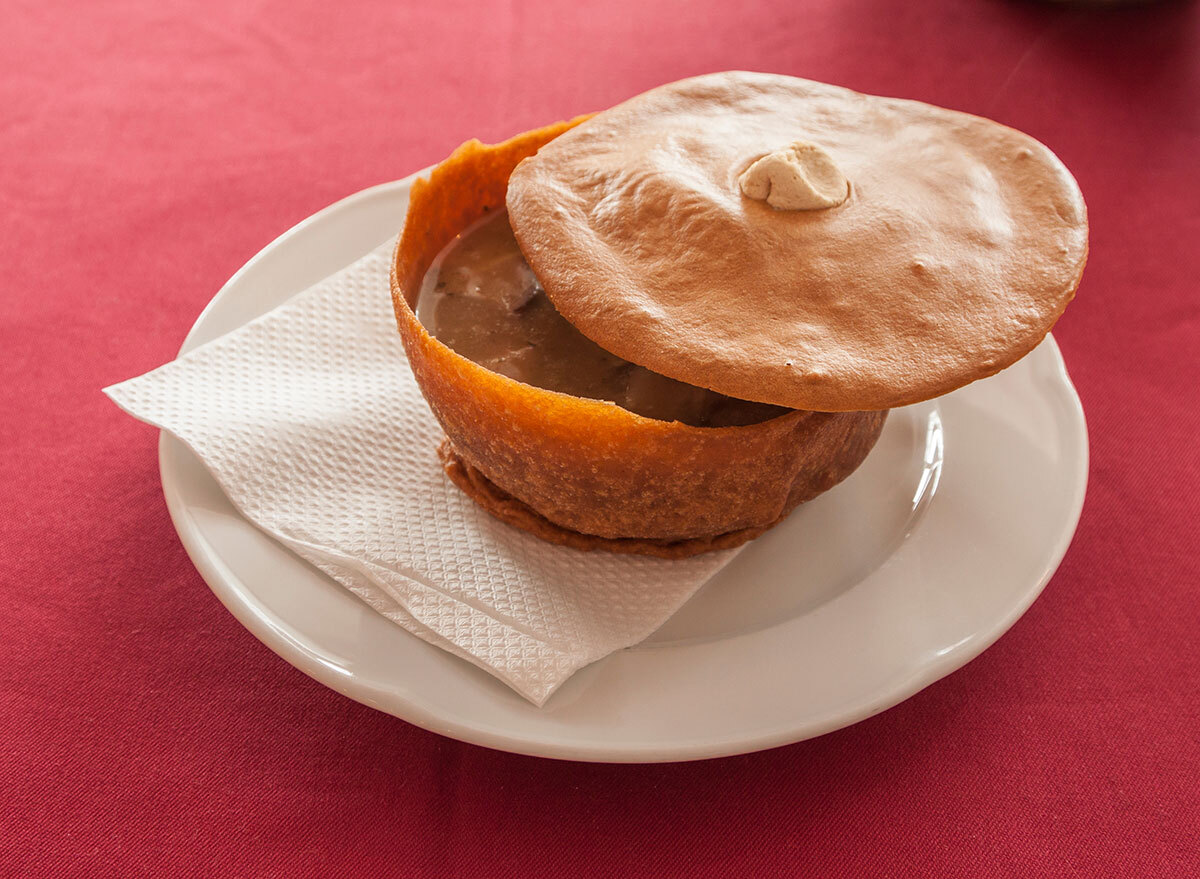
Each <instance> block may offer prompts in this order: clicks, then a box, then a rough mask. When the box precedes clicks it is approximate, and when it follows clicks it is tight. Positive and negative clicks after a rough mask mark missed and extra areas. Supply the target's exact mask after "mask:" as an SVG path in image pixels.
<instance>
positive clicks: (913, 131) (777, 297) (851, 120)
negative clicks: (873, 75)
mask: <svg viewBox="0 0 1200 879" xmlns="http://www.w3.org/2000/svg"><path fill="white" fill-rule="evenodd" d="M507 205H508V210H509V216H510V221H511V223H512V227H513V231H514V232H515V234H516V237H517V240H518V243H519V244H520V247H521V250H522V252H523V253H524V254H525V257H526V259H527V260H528V261H529V263H530V265H531V266H532V268H533V270H534V272H535V273H536V274H537V276H538V278H539V280H540V281H541V283H542V285H543V286H544V287H545V290H546V293H547V294H548V295H549V297H550V299H551V300H552V301H553V302H554V304H555V306H556V307H557V308H558V310H559V311H560V312H561V313H562V314H563V315H564V317H566V319H567V320H569V321H570V322H571V323H573V324H574V325H575V326H576V327H578V328H579V329H580V330H581V331H582V332H583V333H584V334H585V335H586V336H588V337H590V338H591V339H593V340H594V341H595V342H597V343H598V344H599V345H601V346H602V347H604V348H606V349H608V350H609V351H611V352H613V353H614V354H617V355H619V356H620V357H623V358H625V359H626V360H630V361H632V362H634V363H637V364H640V365H642V366H645V367H647V368H649V369H652V370H654V371H656V372H660V373H663V374H664V375H667V376H670V377H671V378H674V379H677V380H679V381H684V382H688V383H690V384H693V385H699V386H702V387H707V388H711V389H712V390H714V391H718V392H720V393H722V394H726V395H729V396H732V397H739V398H742V399H747V400H755V401H760V402H765V403H774V404H776V405H781V406H789V407H792V408H797V409H812V410H818V411H848V410H858V409H886V408H891V407H894V406H899V405H903V404H907V403H913V402H917V401H920V400H925V399H929V398H931V397H935V396H938V395H940V394H944V393H947V392H948V391H951V390H954V389H955V388H958V387H961V386H962V385H965V384H967V383H969V382H971V381H974V380H976V379H979V378H983V377H985V376H987V375H991V374H993V373H995V372H998V371H999V370H1001V369H1003V368H1004V367H1006V366H1008V365H1010V364H1012V363H1014V362H1015V361H1017V360H1018V359H1020V358H1021V357H1022V356H1024V355H1025V354H1027V353H1028V352H1029V351H1031V350H1032V349H1033V348H1034V347H1035V346H1036V345H1037V344H1038V342H1040V341H1041V339H1042V338H1043V337H1044V336H1045V335H1046V333H1047V332H1048V331H1049V330H1050V328H1051V326H1053V324H1054V322H1055V320H1057V318H1058V316H1059V315H1060V314H1061V313H1062V311H1063V309H1064V308H1065V307H1066V304H1067V303H1068V302H1069V301H1070V299H1071V297H1072V296H1073V295H1074V291H1075V288H1076V286H1077V285H1078V283H1079V278H1080V275H1081V273H1082V271H1083V266H1084V261H1085V259H1086V255H1087V219H1086V211H1085V208H1084V203H1083V199H1082V196H1081V195H1080V192H1079V189H1078V187H1077V185H1076V184H1075V181H1074V179H1073V178H1072V177H1071V175H1070V173H1069V172H1068V171H1067V170H1066V168H1065V167H1063V165H1062V163H1061V162H1060V161H1059V160H1058V159H1057V158H1056V157H1055V156H1054V154H1053V153H1051V152H1050V151H1049V150H1048V149H1047V148H1046V147H1044V146H1042V145H1041V144H1040V143H1038V142H1037V141H1035V140H1033V139H1032V138H1030V137H1029V136H1027V135H1025V134H1022V133H1020V132H1018V131H1014V130H1013V129H1011V128H1007V127H1005V126H1003V125H1000V124H998V123H995V122H992V121H990V120H987V119H982V118H979V117H977V116H971V115H968V114H965V113H958V112H954V111H951V110H945V109H941V108H938V107H934V106H930V105H928V104H923V103H919V102H915V101H906V100H897V99H893V98H881V97H874V96H870V95H863V94H859V93H857V92H853V91H849V90H847V89H843V88H838V87H835V86H831V85H825V84H822V83H817V82H811V81H808V80H803V79H796V78H793V77H788V76H778V75H772V74H762V73H745V72H729V73H716V74H711V75H707V76H699V77H695V78H692V79H685V80H682V81H680V82H675V83H671V84H668V85H665V86H661V87H659V88H655V89H652V90H651V91H648V92H646V93H644V94H642V95H639V96H637V97H635V98H633V99H631V100H629V101H626V102H624V103H622V104H619V105H617V106H616V107H613V108H612V109H610V110H606V111H604V112H602V113H599V114H597V115H596V116H594V117H592V118H591V119H589V120H588V121H586V122H584V123H583V124H581V125H579V126H577V127H576V128H573V129H571V130H569V131H567V132H565V133H563V134H562V135H561V136H559V137H558V138H556V139H555V140H553V141H551V142H550V143H548V144H546V145H545V146H544V147H542V148H541V150H539V152H538V153H537V154H536V155H535V156H532V157H530V158H528V159H525V160H524V161H523V162H521V163H520V165H518V166H517V168H516V169H515V171H514V172H513V174H512V176H511V177H510V179H509V184H508V193H507Z"/></svg>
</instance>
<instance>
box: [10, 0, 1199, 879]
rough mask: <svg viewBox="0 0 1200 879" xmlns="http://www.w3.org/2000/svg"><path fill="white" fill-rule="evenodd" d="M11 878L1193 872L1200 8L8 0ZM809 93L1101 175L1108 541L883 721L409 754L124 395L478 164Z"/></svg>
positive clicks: (1096, 207)
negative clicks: (297, 653)
mask: <svg viewBox="0 0 1200 879" xmlns="http://www.w3.org/2000/svg"><path fill="white" fill-rule="evenodd" d="M2 12H3V14H2V16H0V18H2V20H3V25H2V26H0V267H2V268H3V280H2V282H0V284H2V286H0V401H2V408H0V411H2V412H3V416H0V451H2V454H0V486H2V487H3V489H2V490H0V578H2V585H3V588H2V589H0V617H2V622H0V873H3V874H4V875H12V876H36V875H64V876H65V875H90V876H99V875H121V876H132V875H164V874H166V875H209V876H218V875H221V876H225V875H227V876H234V875H236V876H301V875H313V876H322V875H347V874H355V873H362V872H366V871H382V870H387V871H390V872H392V873H395V874H396V875H404V876H451V875H453V876H508V875H514V876H515V875H554V874H577V873H581V874H584V875H588V874H594V875H612V874H620V873H624V874H626V875H648V876H674V875H679V876H710V875H711V876H717V875H728V876H749V875H755V874H763V875H772V874H779V875H787V874H804V875H842V876H867V875H879V876H903V875H927V876H969V875H977V876H1008V875H1083V876H1087V875H1117V874H1120V875H1144V876H1151V875H1153V876H1185V875H1196V873H1197V870H1198V862H1200V851H1198V847H1197V825H1198V824H1200V821H1198V818H1200V807H1198V805H1197V791H1198V790H1200V773H1198V770H1197V762H1198V759H1200V748H1198V737H1200V710H1198V696H1197V690H1198V685H1200V650H1198V649H1197V648H1198V646H1200V645H1198V635H1197V632H1198V628H1200V618H1198V611H1197V607H1198V604H1197V586H1198V585H1200V560H1198V557H1200V544H1198V541H1197V526H1196V519H1197V514H1198V513H1200V506H1198V503H1197V494H1198V492H1200V467H1198V463H1197V436H1198V435H1200V430H1198V428H1200V423H1198V415H1197V412H1198V411H1200V408H1198V405H1197V404H1200V395H1198V393H1197V386H1198V382H1197V378H1196V376H1195V374H1194V372H1195V369H1196V366H1197V364H1198V363H1200V356H1198V355H1200V288H1198V285H1197V275H1198V274H1200V248H1198V247H1197V244H1196V242H1197V239H1198V238H1200V185H1198V184H1200V171H1198V161H1200V110H1198V107H1200V51H1198V50H1200V15H1198V12H1200V9H1198V8H1197V6H1196V5H1194V4H1188V3H1183V4H1162V5H1158V6H1151V7H1147V8H1135V9H1128V10H1122V11H1114V12H1108V11H1089V10H1086V9H1078V8H1067V7H1062V6H1058V5H1053V4H1039V3H1035V2H1016V0H1011V2H1003V0H972V2H968V0H962V2H950V0H946V2H941V0H939V2H933V0H922V2H919V3H907V2H895V0H825V2H794V0H744V2H737V3H734V2H719V0H718V2H711V0H674V2H667V3H656V2H650V0H619V2H611V3H579V4H567V3H550V2H543V3H536V4H535V3H520V2H516V3H514V2H510V0H505V2H500V0H487V2H481V3H475V4H464V3H461V2H458V0H439V2H436V3H412V2H409V3H404V2H395V0H392V2H386V3H384V2H378V3H362V2H339V3H323V2H322V3H313V2H306V3H297V2H277V0H262V2H252V3H249V2H223V3H213V2H210V0H191V2H183V0H179V2H173V3H162V2H155V0H145V2H134V0H124V2H116V0H114V2H106V3H60V2H55V3H50V2H33V0H29V2H17V3H14V2H12V0H9V2H8V3H6V4H4V6H3V10H2ZM736 67H743V68H751V69H762V70H772V71H778V72H785V73H793V74H799V75H802V76H807V77H812V78H817V79H825V80H829V81H832V82H836V83H840V84H843V85H847V86H851V87H853V88H857V89H860V90H864V91H868V92H877V93H882V94H890V95H902V96H906V97H912V98H919V99H923V100H928V101H932V102H935V103H938V104H944V105H947V106H950V107H954V108H958V109H962V110H968V111H972V112H975V113H981V114H984V115H988V116H992V117H994V118H996V119H999V120H1001V121H1003V122H1006V123H1008V124H1011V125H1014V126H1016V127H1018V128H1021V129H1024V130H1026V131H1028V132H1030V133H1032V134H1033V135H1035V136H1036V137H1038V138H1040V139H1042V140H1044V141H1045V142H1046V143H1048V144H1049V145H1050V146H1051V147H1052V148H1053V149H1054V150H1056V151H1057V152H1058V153H1059V155H1061V156H1062V158H1063V159H1064V160H1065V161H1066V163H1067V164H1068V166H1070V167H1071V168H1072V169H1073V170H1074V172H1075V174H1076V175H1077V176H1078V178H1079V182H1080V184H1081V186H1082V188H1083V191H1084V193H1085V195H1086V197H1087V200H1088V202H1089V206H1090V210H1091V217H1092V256H1091V261H1090V265H1089V266H1088V269H1087V273H1086V275H1085V277H1084V281H1083V285H1082V287H1081V289H1080V292H1079V297H1078V299H1077V300H1076V302H1075V304H1074V305H1073V306H1072V307H1071V308H1070V309H1069V310H1068V312H1067V314H1066V316H1065V317H1064V319H1063V320H1062V322H1061V323H1060V324H1059V326H1058V328H1057V330H1056V335H1057V336H1058V339H1059V342H1060V344H1061V345H1062V348H1063V351H1064V353H1065V356H1066V359H1067V363H1068V365H1069V367H1070V369H1071V373H1072V375H1073V377H1074V379H1075V381H1076V383H1077V385H1078V387H1079V391H1080V394H1081V396H1082V398H1083V401H1084V406H1085V409H1086V410H1087V413H1088V418H1089V422H1090V428H1091V442H1092V455H1093V457H1092V473H1091V484H1090V488H1089V493H1088V500H1087V505H1086V507H1085V509H1084V513H1083V520H1082V522H1081V523H1080V526H1079V532H1078V535H1077V537H1076V539H1075V543H1074V546H1073V547H1072V549H1071V550H1070V552H1069V553H1068V555H1067V557H1066V560H1065V561H1064V563H1063V565H1062V568H1061V570H1060V571H1059V573H1058V575H1057V576H1056V577H1055V578H1054V580H1053V582H1052V583H1051V584H1050V585H1049V587H1048V588H1047V590H1046V593H1045V595H1044V596H1043V597H1042V598H1041V599H1040V600H1039V601H1038V602H1037V603H1036V604H1035V605H1034V606H1033V608H1032V610H1031V611H1030V612H1029V613H1028V615H1027V616H1026V617H1025V618H1024V619H1022V620H1021V621H1020V623H1018V624H1017V626H1016V627H1015V628H1014V629H1013V630H1012V632H1011V633H1010V634H1009V635H1007V636H1006V637H1005V638H1003V639H1002V640H1001V641H1000V642H999V644H997V645H996V646H995V647H994V648H992V649H991V650H989V651H988V652H987V653H986V654H985V655H984V656H982V657H981V658H980V659H978V660H976V661H975V662H973V663H972V664H971V665H969V666H968V667H967V668H965V669H963V670H962V671H960V672H958V673H957V674H954V675H952V676H951V677H950V678H948V679H946V680H944V681H942V682H940V683H938V684H936V685H934V686H932V687H930V688H929V689H928V690H926V691H925V692H923V693H921V694H920V695H918V696H916V697H915V698H913V699H911V700H909V701H908V702H906V703H904V704H902V705H901V706H899V707H897V708H895V709H893V710H891V711H888V712H886V713H885V714H883V715H881V716H879V717H876V718H874V719H872V720H869V721H867V722H865V723H862V724H859V725H858V726H855V727H852V728H850V729H847V730H843V731H841V732H838V733H834V734H832V735H828V736H825V737H824V738H821V739H817V740H815V741H810V742H806V743H801V744H798V745H794V746H791V747H787V748H782V749H779V750H775V751H771V752H767V753H761V754H755V755H750V756H745V757H739V758H733V759H726V760H719V761H711V762H704V763H696V764H684V765H666V766H595V765H583V764H570V763H559V762H553V761H542V760H536V759H531V758H525V757H517V756H511V755H506V754H501V753H494V752H491V751H488V750H485V749H482V748H477V747H472V746H468V745H463V744H459V743H457V742H453V741H450V740H447V739H443V738H440V737H439V736H436V735H433V734H431V733H427V732H424V731H422V730H419V729H416V728H414V727H412V726H409V725H407V724H405V723H402V722H400V721H398V720H394V719H392V718H390V717H387V716H384V715H383V714H379V713H376V712H374V711H372V710H370V709H368V708H365V707H363V706H361V705H358V704H356V703H354V702H351V701H349V700H347V699H345V698H343V697H341V696H339V695H336V694H335V693H333V692H331V691H329V690H326V689H324V688H323V687H321V686H319V685H318V684H316V683H314V682H313V681H311V680H309V679H308V678H306V677H305V676H304V675H302V674H301V673H300V672H298V671H295V670H294V669H292V668H291V667H290V666H288V665H287V664H286V663H284V662H283V661H282V660H280V659H278V658H277V657H275V656H274V655H273V654H272V653H271V652H270V651H269V650H267V649H266V648H265V647H263V646H261V645H260V644H259V643H258V642H256V641H255V640H254V639H253V638H252V637H251V636H250V635H249V634H248V633H247V632H245V631H244V630H243V629H242V628H241V627H240V626H239V625H238V624H237V623H236V622H235V621H234V620H233V618H232V617H231V616H230V615H229V614H228V613H227V612H226V611H225V610H224V609H223V608H222V607H221V606H220V605H219V604H218V603H217V601H216V600H215V599H214V598H213V597H212V595H211V594H210V593H209V592H208V590H207V589H206V588H205V586H204V584H203V582H202V581H201V580H200V578H199V576H198V575H197V574H196V572H195V571H194V570H193V568H192V566H191V565H190V564H189V562H188V559H187V558H186V556H185V555H184V552H183V550H182V548H181V547H180V545H179V543H178V541H177V540H176V537H175V534H174V532H173V531H172V529H171V525H170V522H169V521H168V518H167V514H166V510H165V508H164V505H163V501H162V497H161V495H160V489H159V484H158V475H157V464H156V454H155V442H156V435H155V433H154V431H152V430H150V429H148V428H146V427H145V426H144V425H141V424H137V423H135V422H134V421H133V420H132V419H130V418H128V417H125V416H123V415H121V414H120V413H119V412H118V411H117V409H116V407H114V406H113V405H112V404H111V403H109V402H108V401H107V400H106V399H104V398H103V397H102V396H101V394H100V393H99V389H100V387H101V386H103V385H105V384H108V383H111V382H114V381H117V380H120V379H123V378H126V377H129V376H132V375H135V374H137V373H140V372H142V371H144V370H146V369H149V368H151V367H153V366H156V365H158V364H159V363H161V362H163V361H164V360H167V359H169V358H170V357H172V355H173V354H174V352H175V350H176V349H177V347H178V345H179V343H180V341H181V339H182V338H183V335H184V332H185V331H186V330H187V328H188V327H189V325H190V324H191V323H192V320H193V319H194V318H195V316H196V314H197V313H198V312H199V311H200V309H201V308H202V306H203V305H204V304H205V303H206V302H207V301H208V299H209V298H210V297H211V296H212V294H213V293H214V292H215V291H216V290H217V288H218V287H219V286H220V285H221V283H222V282H223V281H224V280H225V279H226V278H227V277H228V276H229V275H230V274H231V273H232V272H233V271H234V270H235V269H237V268H238V266H240V265H241V264H242V262H244V261H245V260H246V259H247V258H248V257H250V256H251V255H252V254H253V253H254V252H255V251H257V250H258V249H259V248H260V247H262V246H263V245H264V244H266V243H267V242H268V241H269V240H270V239H271V238H273V237H274V236H275V235H276V234H278V233H279V232H281V231H283V230H284V229H286V228H287V227H288V226H290V225H292V224H293V223H295V222H296V221H298V220H300V219H301V218H303V217H305V216H307V215H308V214H310V213H311V212H313V211H314V210H316V209H318V208H320V207H323V206H324V205H326V204H328V203H329V202H332V201H334V200H335V199H337V198H340V197H341V196H343V195H346V194H348V193H351V192H354V191H355V190H358V189H360V188H362V187H365V186H368V185H370V184H374V183H378V182H381V181H385V180H390V179H393V178H396V177H400V176H403V175H405V174H408V173H409V172H411V171H412V170H414V169H416V168H419V167H422V166H424V165H426V164H428V163H430V162H433V161H435V160H437V159H439V158H441V157H442V156H444V155H445V154H446V153H448V152H449V151H450V150H451V149H452V148H453V147H454V146H455V145H457V144H458V143H459V142H460V141H462V140H464V139H466V138H468V137H471V136H479V137H481V138H483V139H493V140H494V139H499V138H503V137H505V136H506V135H509V134H512V133H514V132H517V131H520V130H523V129H526V128H530V127H532V126H535V125H539V124H541V123H544V122H547V121H550V120H554V119H559V118H562V117H566V116H572V115H574V114H576V113H579V112H582V111H586V110H592V109H596V108H601V107H604V106H607V105H609V104H611V103H613V102H615V101H617V100H619V99H621V98H624V97H626V96H628V95H631V94H633V93H635V92H638V91H641V90H643V89H645V88H647V87H650V86H652V85H655V84H658V83H660V82H664V81H667V80H672V79H677V78H679V77H683V76H687V75H690V74H695V73H700V72H704V71H711V70H720V69H726V68H736Z"/></svg>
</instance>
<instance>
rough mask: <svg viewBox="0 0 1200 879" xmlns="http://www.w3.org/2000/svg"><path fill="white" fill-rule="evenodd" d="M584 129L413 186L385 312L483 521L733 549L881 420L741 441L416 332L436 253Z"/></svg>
mask: <svg viewBox="0 0 1200 879" xmlns="http://www.w3.org/2000/svg"><path fill="white" fill-rule="evenodd" d="M581 121H583V120H582V118H581V119H576V120H573V121H571V122H566V123H560V124H557V125H552V126H548V127H546V128H542V129H539V130H536V131H531V132H527V133H525V134H521V135H518V136H516V137H514V138H512V139H510V140H508V141H506V142H504V143H501V144H497V145H494V146H489V145H484V144H481V143H478V142H475V141H472V142H469V143H466V144H464V145H463V146H462V147H460V148H459V149H458V150H456V151H455V153H454V154H453V155H451V156H450V157H449V158H448V159H446V160H445V161H444V162H442V163H441V164H440V165H438V166H437V167H435V168H434V169H433V171H432V172H431V173H430V176H429V178H428V179H427V180H426V179H418V180H417V181H416V182H415V183H414V185H413V189H412V194H411V196H410V200H409V208H408V216H407V218H406V220H405V225H404V232H403V234H402V235H401V238H400V241H399V244H398V245H397V249H396V255H395V260H394V263H393V270H392V298H393V304H394V305H395V311H396V320H397V324H398V326H399V329H400V334H401V338H402V339H403V342H404V347H405V350H406V352H407V354H408V358H409V362H410V364H411V366H412V369H413V374H414V375H415V377H416V379H417V383H418V384H419V385H420V387H421V390H422V393H424V395H425V398H426V400H428V402H429V405H430V408H432V410H433V412H434V414H435V416H436V417H437V419H438V421H439V422H440V423H441V425H442V428H443V429H444V430H445V431H446V440H445V441H444V442H443V444H442V446H441V448H440V449H439V453H440V455H441V457H442V460H443V462H444V464H445V467H446V472H447V474H448V475H449V476H450V478H451V479H453V480H454V482H455V483H456V484H458V485H459V487H460V488H462V489H463V490H464V491H465V492H466V493H467V494H469V495H470V496H471V497H472V498H473V499H474V500H475V501H476V502H477V503H479V504H480V505H481V506H482V507H483V508H484V509H486V510H487V511H488V512H489V513H491V514H493V515H495V516H496V517H498V518H500V519H502V520H503V521H505V522H508V523H509V524H511V525H515V526H517V527H519V528H523V529H525V530H526V531H530V532H532V533H534V534H536V535H537V536H539V537H541V538H543V539H545V540H549V541H551V542H554V543H560V544H565V545H568V546H573V547H576V548H578V549H606V550H611V551H617V552H634V553H642V554H648V555H657V556H662V557H667V558H682V557H685V556H689V555H694V554H696V553H699V552H706V551H709V550H714V549H721V548H725V547H732V546H737V545H739V544H741V543H744V542H745V541H747V540H749V539H751V538H753V537H756V536H758V535H759V534H761V533H762V532H763V531H765V530H767V529H768V528H770V527H771V526H772V525H774V524H776V523H777V522H779V521H780V520H782V519H783V518H785V517H786V516H787V514H788V513H789V512H791V511H792V509H794V508H795V507H796V506H797V505H798V504H800V503H802V502H804V501H806V500H809V499H811V498H813V497H815V496H816V495H818V494H820V493H821V492H823V491H825V490H827V489H829V488H831V487H832V486H833V485H836V484H837V483H838V482H840V481H841V480H842V479H844V478H845V477H846V476H848V475H849V474H850V473H852V472H853V471H854V469H855V468H856V467H857V466H858V465H859V464H860V463H861V462H862V461H863V459H864V458H865V457H866V455H867V453H868V452H869V451H870V450H871V447H872V446H873V445H874V444H875V441H876V439H878V437H879V433H880V431H881V430H882V428H883V423H884V420H885V418H886V412H881V411H876V412H840V413H825V412H807V411H797V410H793V411H788V412H786V413H785V414H783V415H780V416H778V417H775V418H771V419H768V420H766V421H761V422H758V423H756V424H748V425H740V426H734V427H695V426H692V425H688V424H683V423H680V422H667V421H661V420H657V419H653V418H646V417H643V416H641V415H637V414H635V413H633V412H630V411H628V410H626V409H623V408H621V407H620V406H617V405H616V404H614V403H610V402H604V401H600V400H592V399H585V398H582V397H574V396H570V395H568V394H562V393H558V392H555V391H550V390H546V389H544V388H539V387H534V386H533V385H528V384H524V383H522V382H519V381H516V380H514V379H511V378H508V377H507V376H504V375H500V374H499V373H496V372H493V371H491V370H489V369H487V368H485V367H483V366H480V365H479V364H477V363H475V362H473V361H471V360H469V359H468V358H466V357H463V356H462V355H460V354H458V353H456V352H455V351H453V350H452V349H450V348H449V347H447V346H446V345H445V344H443V343H442V342H440V341H438V340H437V339H435V338H434V337H433V336H432V335H430V333H429V332H428V331H427V330H426V328H425V327H424V326H423V325H422V324H421V322H420V321H419V320H418V319H417V316H416V313H415V310H414V309H415V307H416V305H417V298H418V296H419V293H420V289H421V286H422V281H423V279H424V277H425V275H426V273H427V272H428V270H429V268H430V266H431V265H432V264H433V262H434V260H435V259H436V257H437V256H438V254H439V253H441V252H442V250H443V249H444V248H445V247H446V246H447V245H448V244H450V243H451V242H452V241H453V240H454V239H455V238H456V237H457V236H458V235H459V234H461V233H462V232H463V231H464V230H465V229H467V228H468V227H470V226H471V225H472V224H474V223H476V222H477V221H479V220H480V219H481V218H482V217H484V216H485V215H487V214H489V213H491V212H496V211H502V210H504V205H505V196H506V193H507V188H508V178H509V175H510V174H511V172H512V170H513V168H515V167H516V165H517V164H518V163H519V162H520V161H521V160H522V159H524V158H526V157H527V156H530V155H533V154H534V153H535V152H537V150H538V149H539V148H540V147H541V146H542V145H544V144H545V143H547V142H549V141H550V140H552V139H553V138H555V137H557V136H558V135H559V134H561V133H562V132H563V131H565V130H567V129H569V128H570V127H572V126H573V125H575V124H578V123H579V122H581Z"/></svg>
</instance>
